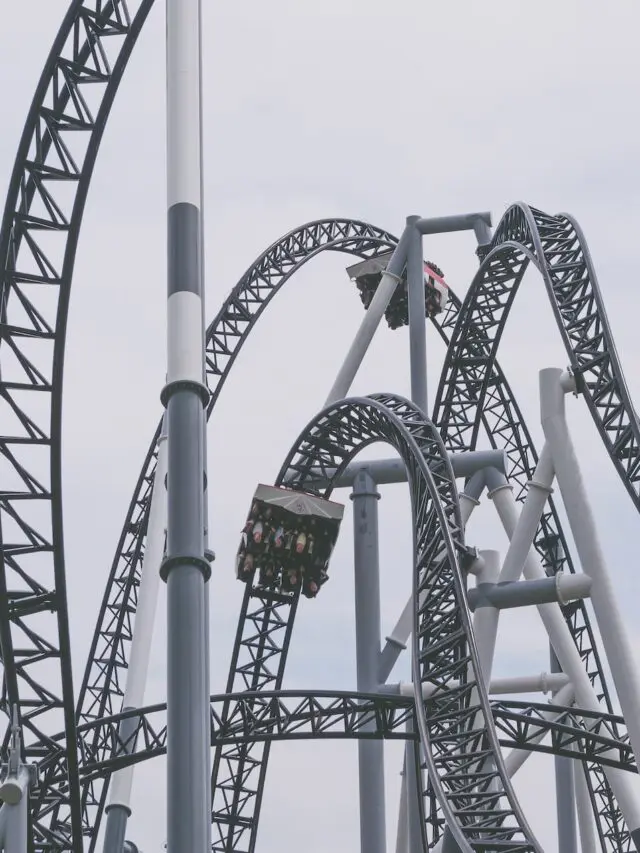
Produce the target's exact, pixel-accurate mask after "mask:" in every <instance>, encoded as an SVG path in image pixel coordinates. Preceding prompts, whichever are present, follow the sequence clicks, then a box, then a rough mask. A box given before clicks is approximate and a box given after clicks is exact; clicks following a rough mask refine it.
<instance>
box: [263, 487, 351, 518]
mask: <svg viewBox="0 0 640 853" xmlns="http://www.w3.org/2000/svg"><path fill="white" fill-rule="evenodd" d="M253 499H254V501H261V502H262V503H265V504H269V505H270V506H277V507H280V508H281V509H285V510H287V511H288V512H291V513H293V514H294V515H301V516H313V517H315V518H324V519H327V520H329V521H337V522H340V521H342V517H343V516H344V506H343V505H342V504H339V503H335V502H334V501H328V500H325V499H324V498H318V497H316V496H315V495H307V494H305V493H304V492H294V491H293V490H292V489H285V488H282V487H277V486H265V485H263V484H262V483H261V484H260V485H259V486H258V488H257V489H256V491H255V494H254V496H253Z"/></svg>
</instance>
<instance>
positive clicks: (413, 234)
mask: <svg viewBox="0 0 640 853" xmlns="http://www.w3.org/2000/svg"><path fill="white" fill-rule="evenodd" d="M419 219H420V217H419V216H407V231H408V232H409V242H408V245H407V295H408V298H409V347H410V350H411V399H412V400H413V402H414V403H415V404H416V406H418V407H419V408H420V409H422V411H423V412H424V413H425V414H426V413H427V324H426V318H425V295H424V258H423V255H422V234H421V233H420V232H419V231H418V229H417V228H416V223H417V222H418V221H419Z"/></svg>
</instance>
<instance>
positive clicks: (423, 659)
mask: <svg viewBox="0 0 640 853" xmlns="http://www.w3.org/2000/svg"><path fill="white" fill-rule="evenodd" d="M380 441H383V442H386V443H388V444H390V445H391V446H392V447H393V448H394V449H395V450H396V452H397V453H398V454H399V456H400V457H401V459H402V460H403V462H404V464H405V466H406V468H407V475H408V482H409V491H410V494H411V503H412V512H413V526H414V531H415V536H414V565H415V569H414V584H413V585H414V590H415V593H414V600H415V601H417V600H418V598H419V596H420V593H422V592H423V591H426V592H428V593H429V594H428V595H426V596H424V602H423V603H422V604H420V605H419V606H417V607H416V614H415V621H414V628H415V630H414V645H415V660H416V666H415V669H414V682H415V683H416V684H422V683H425V684H426V683H427V682H430V683H436V684H437V685H438V686H439V687H440V688H441V691H439V692H437V693H436V694H434V696H433V697H432V698H430V699H427V700H423V699H422V691H421V690H417V695H416V716H417V719H418V725H419V729H420V735H421V741H422V746H423V753H424V757H425V761H426V764H427V769H428V772H429V778H430V782H431V785H432V786H433V789H434V791H435V794H436V796H437V798H438V801H439V803H440V807H441V809H442V811H443V813H444V817H445V818H446V820H447V823H448V824H449V826H450V827H451V831H452V833H453V834H454V836H455V838H456V840H457V842H458V844H459V846H460V849H461V850H462V851H467V853H470V851H485V850H487V849H491V847H492V845H497V846H499V847H502V846H503V845H504V844H505V843H508V845H509V849H510V850H513V851H516V850H517V851H534V850H539V849H540V848H539V846H538V844H537V842H536V841H535V838H534V837H533V834H532V832H531V830H530V829H529V827H528V825H527V822H526V819H525V817H524V815H523V813H522V811H521V809H520V806H519V804H518V802H517V800H516V797H515V794H514V792H513V789H512V788H511V783H510V781H509V778H508V776H507V773H506V770H505V768H504V764H503V761H502V754H501V751H500V746H499V743H498V737H497V734H496V730H495V728H494V725H493V719H492V715H491V709H490V706H489V699H488V696H487V694H486V691H485V689H484V686H483V685H482V678H481V676H480V678H478V677H477V676H478V675H479V674H480V672H481V670H480V667H479V663H478V660H477V655H476V651H475V644H474V643H473V637H472V629H471V626H470V623H469V611H468V608H467V606H466V584H465V579H464V578H463V576H462V572H461V569H460V567H459V562H458V558H459V556H464V555H465V554H466V550H465V547H464V542H463V531H462V524H461V520H460V507H459V504H458V493H457V488H456V482H455V477H454V475H453V471H452V469H451V465H450V462H449V459H448V456H447V452H446V449H445V447H444V444H443V443H442V440H441V438H440V436H439V434H438V431H437V429H436V428H435V427H434V426H433V425H432V424H431V423H430V421H428V420H427V419H426V418H425V416H424V414H422V413H421V412H420V410H419V409H417V408H416V407H415V406H414V405H413V404H412V403H409V402H408V401H407V400H404V399H402V398H399V397H395V396H392V395H374V396H372V397H368V398H364V399H353V400H344V401H341V402H339V403H337V404H335V405H333V406H330V407H329V408H328V409H326V410H325V411H324V412H322V413H321V414H320V415H319V416H318V417H317V418H316V419H315V420H314V421H313V422H312V423H311V424H310V425H309V426H308V427H307V429H306V430H305V431H304V432H303V433H302V435H301V437H300V439H299V440H298V442H297V443H296V445H295V447H294V450H293V451H292V453H291V454H290V455H289V458H288V459H287V461H286V462H285V464H284V465H283V467H282V469H281V471H280V474H279V476H278V479H277V481H276V484H277V485H280V484H282V483H283V482H284V480H285V477H286V480H287V485H288V487H289V488H293V489H300V490H304V491H307V490H309V491H313V486H312V483H313V481H314V480H316V481H317V479H322V480H324V481H326V482H329V484H330V485H329V486H328V488H327V489H326V490H324V489H323V490H322V491H316V494H320V495H322V496H323V497H328V496H329V495H330V494H331V489H332V486H331V483H332V482H333V480H334V479H335V478H337V477H339V476H340V474H341V473H342V471H343V470H344V468H345V467H346V465H347V464H348V463H349V462H350V461H351V460H352V459H353V458H354V457H355V456H356V454H357V453H358V452H360V451H361V450H362V449H364V448H365V447H368V446H369V445H370V444H373V443H375V442H380ZM332 472H333V475H332ZM488 760H490V761H491V762H492V768H491V769H489V768H488V766H487V761H488ZM265 766H266V765H265ZM462 776H464V778H465V783H464V785H461V784H460V782H461V777H462ZM261 787H262V786H261ZM425 795H427V797H428V794H427V792H426V791H425ZM214 823H215V824H217V821H214ZM424 840H425V846H426V844H427V842H428V839H427V833H426V828H425V835H424ZM215 847H216V845H215V844H214V848H215Z"/></svg>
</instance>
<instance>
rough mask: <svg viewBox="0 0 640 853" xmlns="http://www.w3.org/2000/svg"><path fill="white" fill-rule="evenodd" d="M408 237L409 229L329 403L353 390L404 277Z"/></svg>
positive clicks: (333, 389) (376, 296)
mask: <svg viewBox="0 0 640 853" xmlns="http://www.w3.org/2000/svg"><path fill="white" fill-rule="evenodd" d="M408 238H409V235H408V233H407V230H406V229H405V231H404V233H403V234H402V236H401V237H400V240H399V241H398V245H397V246H396V248H395V249H394V252H393V255H392V256H391V258H390V260H389V263H388V265H387V269H386V270H385V271H384V273H383V274H382V278H381V279H380V284H379V285H378V287H377V289H376V292H375V293H374V295H373V299H372V300H371V304H370V305H369V307H368V308H367V310H366V312H365V315H364V317H363V319H362V323H361V324H360V328H359V329H358V331H357V332H356V334H355V337H354V339H353V341H352V343H351V347H350V348H349V352H348V353H347V357H346V358H345V360H344V363H343V365H342V367H341V368H340V370H339V371H338V375H337V376H336V379H335V382H334V383H333V386H332V388H331V391H329V396H328V397H327V399H326V402H325V405H326V406H328V405H330V404H331V403H335V402H336V400H342V399H343V398H344V397H346V396H347V394H348V393H349V388H351V384H352V382H353V380H354V378H355V375H356V373H357V372H358V370H359V369H360V365H361V364H362V359H363V358H364V357H365V355H366V353H367V350H368V349H369V344H370V343H371V341H372V340H373V336H374V335H375V333H376V329H377V328H378V326H379V325H380V321H381V320H382V318H383V317H384V312H385V311H386V310H387V305H388V304H389V302H390V301H391V297H392V296H393V294H394V293H395V290H396V287H397V286H398V282H399V281H400V275H401V274H402V270H403V269H404V265H405V261H406V258H407V240H408Z"/></svg>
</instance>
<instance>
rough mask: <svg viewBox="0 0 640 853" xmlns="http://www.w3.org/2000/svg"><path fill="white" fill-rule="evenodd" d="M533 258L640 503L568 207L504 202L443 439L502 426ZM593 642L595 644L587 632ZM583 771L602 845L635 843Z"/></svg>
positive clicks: (637, 457) (451, 390) (463, 318)
mask: <svg viewBox="0 0 640 853" xmlns="http://www.w3.org/2000/svg"><path fill="white" fill-rule="evenodd" d="M530 261H533V262H534V263H535V264H536V266H537V267H538V268H539V270H540V272H541V274H542V277H543V280H544V283H545V287H546V290H547V295H548V297H549V300H550V302H551V305H552V308H553V311H554V314H555V318H556V322H557V325H558V329H559V330H560V333H561V336H562V339H563V342H564V344H565V348H566V351H567V355H568V357H569V360H570V363H571V367H572V370H573V371H574V373H575V376H576V380H577V382H578V387H579V389H580V391H581V392H582V394H583V396H584V397H585V399H586V402H587V405H588V407H589V410H590V412H591V415H592V417H593V419H594V422H595V424H596V427H597V428H598V431H599V433H600V435H601V437H602V440H603V443H604V445H605V447H606V449H607V452H608V453H609V456H610V458H611V460H612V461H613V463H614V466H615V468H616V470H617V471H618V474H619V475H620V477H621V478H622V480H623V482H624V484H625V486H626V488H627V491H628V492H629V494H630V495H631V498H632V500H633V501H634V503H635V505H636V506H637V507H638V508H640V497H639V488H640V485H639V480H640V427H639V425H638V421H637V418H636V415H635V411H634V409H633V406H632V404H631V401H630V398H629V394H628V391H627V388H626V384H625V382H624V377H623V374H622V369H621V367H620V364H619V361H618V357H617V353H616V350H615V345H614V343H613V336H612V334H611V330H610V328H609V324H608V322H607V318H606V313H605V311H604V307H603V302H602V296H601V294H600V290H599V287H598V283H597V279H596V276H595V273H594V270H593V265H592V262H591V258H590V256H589V252H588V249H587V248H586V244H585V241H584V238H583V236H582V232H581V231H580V229H579V227H578V226H577V225H576V223H575V222H574V221H573V220H572V219H571V218H570V217H567V216H565V215H563V214H561V215H558V216H550V215H548V214H546V213H542V212H541V211H539V210H535V209H533V208H530V207H528V206H527V205H524V204H517V205H514V206H513V207H511V208H510V209H509V210H508V211H507V213H506V214H505V216H504V217H503V219H502V220H501V222H500V224H499V226H498V228H497V229H496V233H495V235H494V238H493V240H492V243H491V245H490V247H489V251H488V254H487V255H486V257H485V259H484V261H483V263H482V265H481V267H480V269H479V271H478V273H477V275H476V276H475V278H474V281H473V283H472V285H471V288H470V290H469V292H468V294H467V297H466V299H465V301H464V305H463V306H462V309H461V311H460V317H459V319H458V322H457V324H456V328H455V330H454V333H453V336H452V338H451V342H450V346H449V348H448V350H447V358H446V361H445V365H444V368H443V372H442V379H441V383H440V387H439V389H438V394H437V399H436V405H435V410H434V411H435V414H434V419H435V420H436V421H437V422H438V423H439V424H441V425H442V435H443V439H444V441H445V443H446V444H447V446H448V447H450V448H451V449H452V450H457V449H466V448H468V447H469V446H473V445H475V442H476V440H477V436H478V433H479V431H480V427H481V425H482V423H483V422H485V424H486V421H487V420H489V422H490V425H491V428H492V429H495V428H498V427H499V426H500V418H499V417H496V416H495V414H493V413H492V397H493V396H494V394H495V392H494V388H493V369H494V365H495V364H496V356H497V351H498V347H499V344H500V340H501V337H502V333H503V331H504V328H505V326H506V323H507V320H508V317H509V312H510V309H511V306H512V305H513V301H514V299H515V297H516V294H517V292H518V288H519V286H520V283H521V281H522V272H521V270H522V269H523V268H526V265H527V264H528V263H529V262H530ZM470 385H472V386H473V387H475V389H476V393H475V395H474V396H473V398H469V395H468V392H467V389H468V388H469V386H470ZM517 464H518V463H517V461H516V465H517ZM510 477H512V474H511V473H510ZM520 496H521V497H522V495H520ZM535 544H536V547H537V549H538V551H540V552H541V553H542V554H544V552H545V551H547V553H548V552H549V550H556V552H557V551H558V550H559V549H558V548H557V546H556V548H555V549H549V547H548V537H546V536H545V535H544V531H543V530H542V529H541V530H539V531H538V536H537V539H536V543H535ZM546 568H547V571H548V572H549V573H552V572H554V573H555V572H556V571H557V568H556V566H555V565H554V564H553V563H552V564H549V563H548V562H547V565H546ZM565 614H566V615H567V617H568V620H569V624H570V625H571V627H572V630H573V634H574V638H576V640H577V642H578V646H579V647H580V642H581V639H582V638H581V634H582V631H581V630H580V627H581V626H580V625H579V624H576V616H579V617H580V618H582V620H584V610H583V609H582V613H580V612H579V611H575V612H572V608H571V607H569V608H565ZM586 624H587V623H586V622H584V625H585V627H586ZM588 644H589V645H590V646H591V647H592V648H593V640H592V639H591V638H590V639H589V642H588ZM583 657H585V655H584V654H583ZM590 663H591V665H589V664H590ZM594 663H595V664H597V661H595V660H593V661H592V662H590V661H589V658H588V657H587V670H588V672H589V674H590V676H591V679H592V681H593V682H594V684H595V686H596V690H597V692H598V694H600V695H602V697H603V698H604V700H605V702H606V704H607V707H608V710H609V712H611V711H612V705H611V700H610V698H609V695H608V692H607V691H606V690H604V689H603V681H602V676H601V673H602V670H601V667H600V666H599V665H596V666H594V665H593V664H594ZM587 781H588V785H589V789H590V794H591V798H592V802H593V804H594V806H595V814H596V817H597V818H598V821H597V823H598V832H599V835H600V841H601V844H602V846H603V849H605V850H612V851H619V850H621V851H628V850H632V849H633V848H632V846H631V840H630V837H629V833H628V830H627V827H626V826H625V824H624V821H623V819H622V816H621V814H620V811H619V809H618V808H617V805H616V803H615V800H614V798H613V796H612V794H611V791H610V789H609V787H608V785H607V783H606V779H605V778H604V774H603V773H602V768H601V767H599V766H598V765H595V764H589V765H588V774H587Z"/></svg>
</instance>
